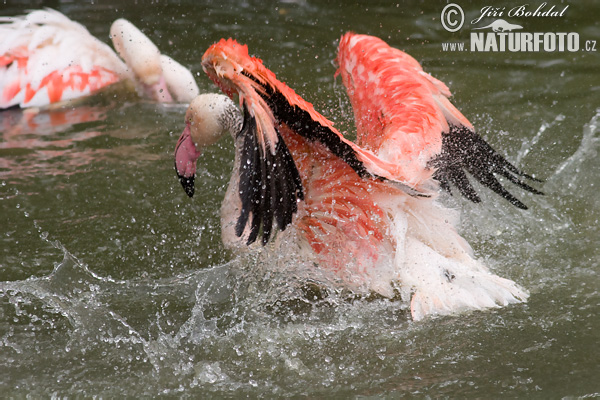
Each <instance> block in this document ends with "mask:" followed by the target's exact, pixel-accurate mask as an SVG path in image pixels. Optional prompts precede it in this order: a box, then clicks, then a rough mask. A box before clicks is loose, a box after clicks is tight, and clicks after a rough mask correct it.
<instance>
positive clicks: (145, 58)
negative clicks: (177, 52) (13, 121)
mask: <svg viewBox="0 0 600 400" xmlns="http://www.w3.org/2000/svg"><path fill="white" fill-rule="evenodd" d="M0 22H4V23H3V24H0V109H3V108H9V107H13V106H20V107H43V106H47V105H49V104H53V103H58V102H63V101H66V100H72V99H77V98H80V97H84V96H88V95H90V94H93V93H96V92H97V91H99V90H101V89H102V88H104V87H106V86H108V85H111V84H114V83H116V82H119V81H126V82H132V83H133V84H134V85H135V87H136V88H137V89H138V91H139V92H140V93H141V94H143V95H146V96H148V97H149V98H151V99H153V100H156V101H160V102H171V101H173V100H175V101H182V102H189V101H191V100H192V99H193V98H194V97H196V96H197V95H198V92H199V91H198V86H197V85H196V82H195V80H194V78H193V76H192V74H191V72H190V71H189V70H187V69H186V68H185V67H183V66H182V65H181V64H178V63H177V62H176V61H174V60H173V59H171V58H170V57H168V56H165V55H161V54H160V52H159V50H158V48H157V47H156V46H155V45H154V43H152V42H151V41H150V39H148V38H147V37H146V36H145V35H144V34H143V33H142V32H141V31H140V30H139V29H137V28H136V27H135V26H134V25H133V24H131V23H130V22H129V21H127V20H125V19H118V20H116V21H115V22H114V23H113V24H112V26H111V30H110V34H111V37H112V41H113V44H114V46H115V49H116V50H117V52H118V53H119V54H120V55H121V57H122V58H123V60H125V62H123V61H122V60H121V59H120V58H119V57H118V56H117V55H116V54H115V52H114V51H113V50H112V49H111V48H110V47H109V46H108V45H106V44H104V43H102V42H101V41H100V40H98V39H96V38H95V37H93V36H92V35H91V34H90V33H89V32H88V30H87V29H86V28H85V27H84V26H82V25H81V24H79V23H77V22H74V21H72V20H70V19H69V18H67V17H66V16H64V15H63V14H61V13H60V12H58V11H55V10H52V9H45V10H36V11H32V12H31V13H29V14H27V15H26V16H21V17H1V18H0Z"/></svg>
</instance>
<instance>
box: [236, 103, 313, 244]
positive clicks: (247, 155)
mask: <svg viewBox="0 0 600 400" xmlns="http://www.w3.org/2000/svg"><path fill="white" fill-rule="evenodd" d="M243 111H244V124H243V126H242V129H241V131H240V133H239V135H241V136H242V141H241V146H242V149H241V151H240V167H239V173H240V182H239V195H240V199H241V202H242V210H241V212H240V216H239V218H238V221H237V223H236V227H235V234H236V235H237V236H238V237H241V236H242V234H243V233H244V230H245V228H246V226H247V224H248V223H249V224H250V234H249V236H248V240H247V242H246V244H248V245H249V244H252V243H254V242H255V241H256V239H257V238H258V236H259V234H260V233H261V230H262V238H261V239H262V244H263V245H265V244H267V243H268V241H269V239H270V237H271V234H272V231H273V220H275V222H276V226H277V228H279V229H280V230H282V231H283V230H285V228H286V227H287V226H288V225H289V224H291V222H292V218H293V216H294V213H295V212H296V211H297V210H298V204H297V201H298V200H302V199H304V192H303V189H302V181H301V179H300V173H299V172H298V169H297V168H296V164H295V163H294V160H293V159H292V156H291V154H290V152H289V150H288V148H287V146H286V145H285V142H284V141H283V138H282V137H281V135H280V134H279V132H277V139H278V141H277V144H276V147H275V154H272V153H271V151H270V149H269V148H268V146H267V148H266V149H263V147H262V145H261V144H260V143H259V142H258V138H257V135H256V129H257V127H256V119H255V118H254V117H253V116H252V115H250V112H249V111H248V109H247V108H246V107H245V106H244V110H243ZM265 150H266V151H265ZM250 215H252V217H251V218H250Z"/></svg>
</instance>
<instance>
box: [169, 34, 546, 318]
mask: <svg viewBox="0 0 600 400" xmlns="http://www.w3.org/2000/svg"><path fill="white" fill-rule="evenodd" d="M337 63H338V65H339V69H338V71H337V74H341V76H342V80H343V82H344V84H345V85H346V88H347V90H348V94H349V96H350V99H351V102H352V105H353V108H354V113H355V119H356V125H357V131H358V136H357V143H353V142H351V141H349V140H347V139H345V138H344V137H343V136H342V134H341V133H340V132H338V131H337V130H336V129H335V128H334V127H333V124H332V123H331V122H330V121H329V120H327V119H326V118H325V117H323V116H322V115H321V114H319V113H318V112H317V111H315V109H314V108H313V106H312V105H311V104H310V103H308V102H306V101H304V100H303V99H302V98H300V96H298V95H297V94H296V93H295V92H294V91H293V90H292V89H291V88H289V87H288V86H287V85H285V84H284V83H282V82H280V81H279V80H277V78H276V77H275V74H273V72H271V71H270V70H268V69H267V68H266V67H265V66H264V65H263V64H262V61H261V60H259V59H257V58H254V57H250V56H249V55H248V49H247V46H245V45H240V44H239V43H237V42H236V41H234V40H232V39H229V40H225V39H222V40H221V41H220V42H218V43H216V44H214V45H212V46H211V47H210V48H209V49H208V50H207V51H206V53H205V54H204V56H203V59H202V66H203V68H204V70H205V72H206V73H207V74H208V76H209V77H210V78H211V79H212V80H213V81H214V82H215V83H216V84H217V85H218V86H219V87H220V88H221V89H222V90H223V92H225V93H226V94H227V95H228V96H229V97H234V96H235V95H237V96H238V97H239V106H240V107H241V110H242V112H240V111H239V109H238V108H237V107H236V105H235V104H234V103H233V102H232V101H231V100H230V99H229V97H225V96H222V95H216V94H206V95H200V96H199V97H197V98H196V99H195V100H193V101H192V103H191V104H190V107H189V108H188V110H187V113H186V116H185V129H184V131H183V133H182V135H181V137H180V138H179V142H178V144H177V147H176V150H175V167H176V170H177V173H178V175H179V177H180V180H181V183H182V185H183V186H184V189H185V190H186V192H187V193H188V195H189V196H192V195H193V184H194V174H195V170H196V160H197V158H198V157H199V155H200V152H201V149H202V148H203V147H205V146H208V145H211V144H212V143H215V142H216V141H217V140H218V139H219V138H220V137H221V136H223V135H224V134H226V133H227V132H229V133H230V134H231V135H232V136H233V138H234V140H235V145H236V166H235V169H234V171H233V174H232V177H231V181H230V184H229V187H228V190H227V193H226V196H225V200H224V202H223V206H222V210H221V218H222V237H223V241H224V243H225V245H226V246H229V247H234V248H236V247H237V248H240V247H242V248H243V247H244V246H246V245H252V243H254V242H255V241H256V239H258V238H259V236H260V237H261V239H262V243H263V245H265V244H267V243H268V242H269V240H270V238H271V235H272V233H273V231H274V230H275V229H276V228H278V229H279V230H280V231H285V232H281V233H280V235H282V236H285V234H287V233H288V232H290V231H292V233H291V234H293V235H295V236H294V237H296V238H297V241H298V242H299V243H298V246H299V247H300V252H299V253H301V254H302V255H303V256H305V257H307V258H308V259H310V260H312V262H314V263H315V264H316V265H318V266H319V267H318V270H319V274H320V276H325V277H326V279H327V280H329V281H331V282H334V283H335V284H336V285H339V286H340V287H343V288H348V289H350V290H352V291H355V292H358V293H369V292H376V293H379V294H381V295H383V296H386V297H394V296H396V295H397V294H400V295H401V297H402V298H403V299H405V300H406V301H410V305H411V314H412V317H413V318H414V319H416V320H417V319H421V318H423V317H424V316H426V315H431V314H448V313H452V312H457V311H461V310H469V309H482V308H487V307H497V306H501V305H506V304H509V303H515V302H520V301H525V300H526V299H527V297H528V293H527V291H526V290H525V289H523V288H521V287H520V286H519V285H517V284H516V283H515V282H513V281H511V280H509V279H505V278H501V277H499V276H497V275H495V274H493V273H491V272H490V271H489V270H488V268H487V267H485V266H484V265H483V264H481V263H480V262H478V261H477V260H476V259H475V258H474V255H473V252H472V250H471V248H470V246H469V245H468V243H467V242H466V241H465V240H464V239H463V238H462V237H461V236H460V235H459V234H458V233H457V232H456V230H455V228H454V224H455V222H456V219H457V215H456V213H455V212H454V211H452V210H449V209H447V208H445V207H444V206H442V205H441V204H439V203H438V202H437V201H436V200H435V194H436V190H437V188H438V187H439V186H440V185H441V187H442V188H444V189H448V190H449V189H450V185H451V184H453V185H456V186H457V187H458V189H459V190H460V192H461V193H463V194H464V195H465V196H466V197H467V198H469V199H470V200H472V201H480V198H479V197H478V195H477V193H476V192H475V190H474V188H473V187H472V186H471V185H470V184H469V181H468V179H467V175H466V174H465V172H464V171H465V170H466V171H468V172H470V173H471V175H473V176H474V177H475V178H476V179H477V180H479V181H480V182H481V183H483V184H484V185H486V186H488V187H490V188H491V189H492V190H494V191H496V192H497V193H499V194H500V195H502V196H503V197H505V198H506V199H508V200H509V201H510V202H511V203H513V204H514V205H516V206H518V207H520V208H526V207H525V205H524V204H523V203H522V202H520V201H519V200H518V199H516V198H515V197H514V196H513V195H511V194H510V193H509V192H508V191H507V190H506V189H504V188H503V187H502V186H501V185H500V183H499V182H498V180H497V179H496V178H495V176H494V174H500V175H502V176H504V177H506V178H507V179H508V180H510V181H511V182H513V183H516V184H517V185H519V186H520V187H522V188H524V189H526V190H528V191H530V192H532V193H538V194H541V193H540V192H539V191H537V190H535V189H534V188H532V187H530V186H529V185H527V184H526V183H525V182H523V180H522V178H527V179H534V178H531V177H529V176H528V175H525V174H523V173H522V172H520V171H519V170H518V169H517V168H515V167H514V166H513V165H512V164H510V163H509V162H508V161H506V160H505V159H504V158H503V157H502V156H500V155H499V154H498V153H496V152H495V151H494V150H493V149H492V148H491V147H490V146H489V145H488V144H487V143H486V142H485V141H484V140H483V139H482V138H481V137H480V136H479V135H477V134H476V133H475V131H474V129H473V127H472V125H471V124H470V123H469V121H468V120H467V119H466V118H465V117H464V116H463V115H462V114H461V113H460V111H458V110H457V109H456V108H455V107H454V106H453V105H452V104H451V103H450V102H449V101H448V96H450V91H449V90H448V88H447V87H446V85H444V84H443V83H442V82H440V81H439V80H437V79H435V78H433V77H432V76H431V75H429V74H426V73H425V72H424V71H423V70H422V68H421V66H420V65H419V63H418V62H417V61H416V60H415V59H413V58H412V57H410V56H409V55H407V54H406V53H403V52H402V51H400V50H397V49H394V48H391V47H390V46H388V45H387V44H386V43H385V42H383V41H382V40H380V39H378V38H375V37H372V36H366V35H357V34H354V33H347V34H345V35H344V36H342V38H341V40H340V45H339V50H338V56H337ZM288 227H291V228H290V229H289V230H288V229H287V228H288ZM280 235H277V236H278V237H277V240H275V242H278V239H279V236H280Z"/></svg>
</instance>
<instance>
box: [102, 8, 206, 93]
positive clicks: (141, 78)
mask: <svg viewBox="0 0 600 400" xmlns="http://www.w3.org/2000/svg"><path fill="white" fill-rule="evenodd" d="M110 36H111V38H112V41H113V44H114V46H115V49H116V50H117V52H118V53H119V55H120V56H121V58H123V60H124V61H125V64H127V66H128V68H130V70H131V72H132V73H133V75H134V77H135V79H136V81H137V82H139V83H140V85H141V87H142V89H143V91H144V93H145V94H146V95H147V96H148V97H150V98H152V99H154V100H156V101H159V102H172V101H173V98H175V100H177V101H185V102H188V101H191V100H192V99H193V98H194V97H195V96H197V95H198V92H199V91H198V86H197V85H196V82H195V80H194V78H193V76H192V74H191V73H190V71H189V70H187V69H186V68H185V67H183V66H182V65H181V64H179V63H177V62H176V61H174V60H173V59H171V58H169V57H167V56H161V54H160V51H159V50H158V48H157V47H156V45H155V44H154V43H152V41H151V40H150V39H148V37H147V36H146V35H144V34H143V33H142V31H140V30H139V29H138V28H136V27H135V25H133V24H132V23H131V22H129V21H127V20H126V19H123V18H120V19H117V20H116V21H115V22H113V24H112V26H111V28H110Z"/></svg>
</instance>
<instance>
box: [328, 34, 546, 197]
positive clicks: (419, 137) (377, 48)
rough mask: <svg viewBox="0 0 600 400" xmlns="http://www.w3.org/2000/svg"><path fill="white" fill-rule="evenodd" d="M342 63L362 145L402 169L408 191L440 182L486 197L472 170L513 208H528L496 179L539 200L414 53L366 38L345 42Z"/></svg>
mask: <svg viewBox="0 0 600 400" xmlns="http://www.w3.org/2000/svg"><path fill="white" fill-rule="evenodd" d="M337 62H338V65H339V69H338V71H337V74H341V76H342V80H343V82H344V85H345V86H346V88H347V91H348V95H349V97H350V101H351V103H352V107H353V109H354V115H355V121H356V127H357V138H358V144H359V145H360V146H362V147H364V148H365V149H369V150H371V151H372V152H373V153H375V154H376V155H377V156H378V157H379V158H381V159H383V160H385V161H387V162H389V163H393V164H396V165H397V166H398V168H399V169H400V170H401V173H399V175H401V176H403V177H404V178H405V179H406V181H407V182H408V183H409V184H412V185H415V186H417V187H418V186H419V185H421V184H424V183H426V182H427V181H430V180H431V178H435V179H437V180H438V181H439V182H440V183H441V185H442V187H443V188H444V189H447V190H450V184H451V183H452V184H454V185H456V186H457V187H458V189H459V190H460V192H461V193H463V194H464V195H465V196H466V197H467V198H469V199H470V200H472V201H475V202H479V201H480V198H479V196H478V195H477V193H476V192H475V189H474V188H473V187H472V186H471V184H470V183H469V180H468V178H467V175H466V174H465V171H468V172H469V173H470V174H471V175H473V176H474V177H475V178H476V179H477V180H478V181H480V182H481V183H483V184H484V185H486V186H488V187H489V188H491V189H492V190H494V191H495V192H497V193H498V194H500V195H502V196H503V197H505V198H506V199H507V200H509V201H510V202H511V203H513V204H514V205H516V206H517V207H520V208H526V206H525V205H524V204H523V203H521V202H520V201H519V200H518V199H516V198H515V197H514V196H512V195H511V194H510V193H509V192H508V191H507V190H506V189H504V188H503V187H502V186H501V185H500V183H499V182H498V180H497V179H496V177H495V176H494V174H498V175H502V176H504V177H505V178H507V179H508V180H510V181H511V182H513V183H515V184H517V185H518V186H520V187H522V188H524V189H525V190H528V191H530V192H532V193H536V194H541V192H539V191H537V190H535V189H533V188H532V187H530V186H529V185H527V184H525V183H524V182H523V181H522V180H521V179H520V178H519V176H521V177H525V178H527V179H533V178H532V177H530V176H528V175H526V174H524V173H522V172H521V171H519V170H518V169H517V168H516V167H514V166H513V165H512V164H510V163H509V162H508V161H507V160H506V159H504V158H503V157H502V156H501V155H499V154H498V153H496V152H495V151H494V150H493V149H492V148H491V147H490V146H489V145H488V144H487V143H486V142H485V141H484V140H483V139H482V138H481V137H480V136H479V135H478V134H477V133H475V130H474V128H473V126H472V125H471V123H470V122H469V121H468V120H467V119H466V118H465V117H464V116H463V115H462V113H461V112H460V111H458V109H456V107H454V105H452V103H450V101H449V100H448V97H449V96H450V95H451V94H450V90H449V89H448V87H447V86H446V85H445V84H444V83H443V82H441V81H439V80H437V79H435V78H434V77H432V76H431V75H429V74H427V73H425V72H424V71H423V69H422V68H421V65H419V63H418V62H417V61H416V60H415V59H414V58H412V57H411V56H409V55H408V54H406V53H404V52H402V51H400V50H398V49H395V48H392V47H390V46H388V45H387V44H386V43H385V42H384V41H383V40H381V39H379V38H376V37H373V36H367V35H357V34H354V33H346V34H345V35H343V36H342V38H341V40H340V44H339V49H338V56H337Z"/></svg>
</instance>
